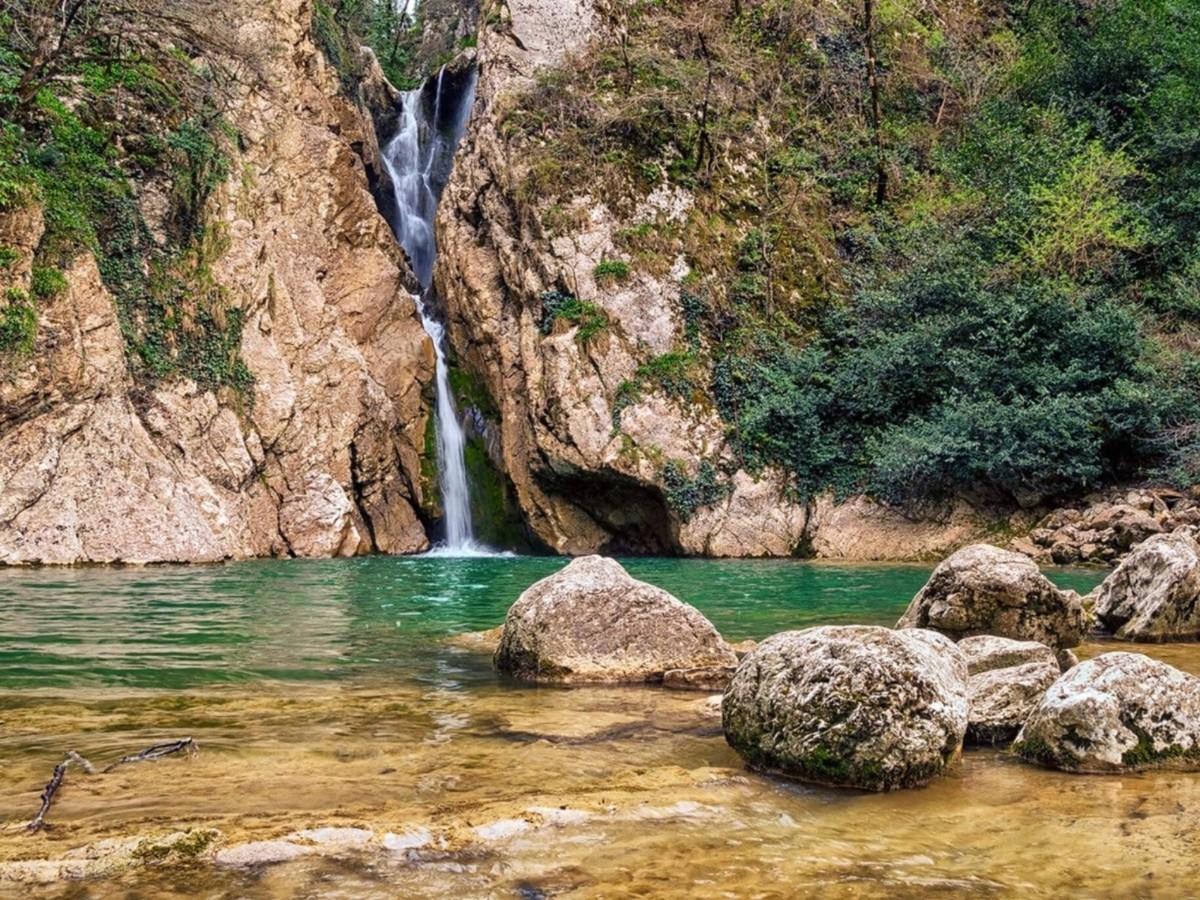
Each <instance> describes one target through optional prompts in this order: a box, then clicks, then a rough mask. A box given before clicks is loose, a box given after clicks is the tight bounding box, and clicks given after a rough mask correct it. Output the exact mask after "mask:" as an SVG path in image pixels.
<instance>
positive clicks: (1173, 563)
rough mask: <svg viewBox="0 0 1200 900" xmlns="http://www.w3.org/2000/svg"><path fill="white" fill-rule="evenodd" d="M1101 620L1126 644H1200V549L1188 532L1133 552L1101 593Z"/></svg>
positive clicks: (1098, 605)
mask: <svg viewBox="0 0 1200 900" xmlns="http://www.w3.org/2000/svg"><path fill="white" fill-rule="evenodd" d="M1095 597H1096V607H1095V614H1096V618H1097V620H1098V621H1099V622H1100V624H1101V625H1103V626H1104V627H1105V628H1107V629H1108V630H1109V631H1112V632H1113V633H1114V635H1115V636H1116V637H1118V638H1120V639H1122V640H1127V641H1142V642H1157V641H1194V640H1197V639H1200V545H1198V544H1197V543H1196V540H1195V538H1193V537H1192V536H1191V535H1190V534H1189V533H1188V532H1187V531H1184V530H1180V531H1176V532H1174V533H1172V534H1160V535H1155V536H1154V537H1152V538H1150V539H1149V540H1147V541H1145V542H1144V543H1142V544H1139V545H1138V546H1137V547H1135V548H1134V550H1133V552H1132V553H1130V554H1129V557H1128V558H1127V559H1126V560H1125V561H1124V562H1123V563H1121V565H1119V566H1118V567H1117V568H1116V569H1115V570H1114V571H1113V573H1112V574H1111V575H1109V576H1108V577H1107V578H1106V579H1104V583H1103V584H1102V585H1100V587H1099V588H1098V589H1097V591H1096V594H1095Z"/></svg>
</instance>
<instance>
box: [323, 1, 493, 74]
mask: <svg viewBox="0 0 1200 900" xmlns="http://www.w3.org/2000/svg"><path fill="white" fill-rule="evenodd" d="M425 6H426V4H424V3H421V4H419V5H418V7H417V12H416V15H415V17H414V16H410V15H408V14H405V13H402V12H400V11H399V10H398V9H397V8H396V3H395V0H317V2H316V3H314V5H313V34H314V36H315V37H316V39H317V43H318V45H319V46H320V47H321V50H322V52H323V53H324V54H325V56H326V58H327V59H328V60H329V62H330V63H331V64H332V65H333V67H334V68H335V69H336V70H337V71H338V73H339V74H340V75H341V80H342V87H343V90H345V92H346V93H347V94H348V95H350V96H355V95H356V94H357V91H358V83H359V81H360V79H361V78H362V75H363V62H362V59H361V57H360V55H359V53H358V49H357V48H358V47H359V45H361V44H365V45H366V46H368V47H371V48H372V49H373V50H374V51H375V56H376V58H377V59H378V60H379V65H380V67H381V68H382V69H383V72H384V74H385V75H386V76H387V78H388V81H390V82H391V83H392V84H393V85H394V86H395V87H396V88H398V89H399V90H402V91H408V90H412V89H414V88H417V87H420V86H421V84H422V82H424V81H425V79H426V78H428V77H429V76H430V75H432V74H434V73H436V72H437V70H438V69H439V68H441V66H442V65H444V64H445V63H447V62H449V61H450V60H451V59H453V57H454V56H455V54H456V53H457V51H459V50H462V49H466V48H468V47H474V46H475V44H476V40H475V36H474V35H473V34H468V35H466V36H465V37H463V38H461V39H460V40H459V41H457V43H454V42H453V41H452V40H451V36H450V35H449V34H447V36H446V40H445V41H444V42H442V43H441V45H440V48H439V49H429V48H425V47H424V46H423V45H424V44H425V43H426V34H427V28H426V21H425V13H426V9H425ZM433 43H437V42H436V41H434V42H433Z"/></svg>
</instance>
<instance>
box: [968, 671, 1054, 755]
mask: <svg viewBox="0 0 1200 900" xmlns="http://www.w3.org/2000/svg"><path fill="white" fill-rule="evenodd" d="M1061 674H1062V673H1061V672H1059V669H1058V663H1057V662H1055V661H1054V659H1053V657H1051V659H1050V661H1049V662H1046V661H1039V662H1031V663H1025V664H1024V665H1020V666H1010V667H1008V668H1005V669H991V670H989V671H987V672H980V673H979V674H978V675H972V676H971V680H970V684H969V686H970V691H971V713H970V718H969V720H968V721H967V734H966V741H967V743H970V744H987V745H992V746H995V745H997V744H1007V743H1009V742H1010V741H1011V740H1012V739H1013V738H1014V737H1016V736H1017V733H1018V732H1019V731H1020V730H1021V726H1022V725H1023V724H1025V720H1026V719H1027V718H1028V717H1029V714H1030V712H1032V711H1033V709H1034V707H1036V706H1037V704H1038V702H1039V701H1040V700H1041V699H1042V697H1043V695H1045V693H1046V690H1047V689H1048V688H1049V687H1050V685H1052V684H1054V682H1055V681H1057V680H1058V678H1059V676H1060V675H1061Z"/></svg>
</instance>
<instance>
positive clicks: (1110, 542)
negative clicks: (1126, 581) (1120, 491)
mask: <svg viewBox="0 0 1200 900" xmlns="http://www.w3.org/2000/svg"><path fill="white" fill-rule="evenodd" d="M1195 526H1200V498H1197V497H1196V496H1193V495H1192V494H1191V493H1187V494H1184V493H1180V492H1178V491H1170V490H1161V489H1160V490H1139V491H1130V492H1128V493H1126V494H1124V495H1123V496H1117V497H1111V498H1106V499H1098V500H1096V501H1095V502H1093V503H1091V504H1089V505H1088V506H1086V507H1084V508H1083V509H1060V510H1055V511H1054V512H1052V513H1050V514H1049V515H1048V516H1046V517H1045V518H1044V519H1042V520H1041V521H1040V522H1038V523H1037V526H1036V527H1035V528H1034V529H1033V530H1032V531H1031V532H1030V533H1029V535H1028V537H1022V538H1018V539H1017V540H1015V541H1013V542H1012V544H1011V547H1012V549H1013V550H1018V551H1020V552H1022V553H1026V554H1028V555H1029V556H1031V557H1033V558H1034V559H1035V560H1036V561H1037V562H1040V563H1055V564H1057V565H1061V566H1066V565H1072V564H1075V563H1102V564H1106V565H1113V564H1115V563H1117V562H1119V561H1120V560H1121V559H1122V558H1124V556H1125V554H1127V553H1128V552H1129V551H1130V549H1131V548H1132V547H1134V546H1136V545H1137V544H1139V543H1140V542H1142V541H1144V540H1146V539H1147V538H1149V537H1151V536H1152V535H1155V534H1165V533H1170V532H1172V531H1175V530H1177V529H1180V528H1191V527H1195Z"/></svg>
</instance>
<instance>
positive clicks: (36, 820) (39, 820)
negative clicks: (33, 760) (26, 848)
mask: <svg viewBox="0 0 1200 900" xmlns="http://www.w3.org/2000/svg"><path fill="white" fill-rule="evenodd" d="M68 765H70V761H69V760H68V761H66V762H60V763H59V764H58V765H57V766H55V767H54V776H53V777H52V778H51V779H50V783H49V784H48V785H46V789H45V790H44V791H42V808H41V809H39V810H38V814H37V815H36V816H34V817H33V821H32V822H30V823H29V824H28V825H27V826H26V827H27V828H28V829H29V830H30V831H40V830H41V827H42V825H44V824H45V823H46V813H48V812H50V804H51V803H53V802H54V795H55V794H57V793H58V789H59V788H60V787H62V783H63V779H64V778H65V777H66V775H67V766H68Z"/></svg>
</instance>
